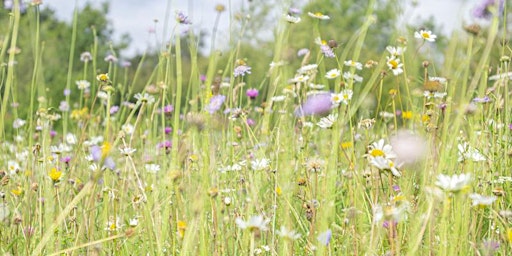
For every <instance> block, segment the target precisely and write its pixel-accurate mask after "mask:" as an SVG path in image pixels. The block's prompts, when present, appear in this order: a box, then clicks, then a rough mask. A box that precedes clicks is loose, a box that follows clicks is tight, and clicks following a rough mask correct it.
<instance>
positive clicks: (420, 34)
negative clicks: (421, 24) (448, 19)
mask: <svg viewBox="0 0 512 256" xmlns="http://www.w3.org/2000/svg"><path fill="white" fill-rule="evenodd" d="M414 37H416V38H419V39H423V40H425V41H429V42H435V41H436V38H437V36H436V35H434V34H432V31H430V30H423V29H422V30H420V31H416V32H414Z"/></svg>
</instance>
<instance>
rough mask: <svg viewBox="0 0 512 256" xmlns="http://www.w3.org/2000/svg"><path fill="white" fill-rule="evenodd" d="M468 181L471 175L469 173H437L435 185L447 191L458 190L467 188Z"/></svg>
mask: <svg viewBox="0 0 512 256" xmlns="http://www.w3.org/2000/svg"><path fill="white" fill-rule="evenodd" d="M470 182H471V175H470V174H469V173H468V174H465V173H462V174H458V175H457V174H455V175H453V176H448V175H444V174H439V175H438V176H437V181H436V183H435V185H436V186H438V187H440V188H441V189H443V190H444V191H447V192H458V191H460V190H463V189H465V188H467V187H468V185H469V183H470Z"/></svg>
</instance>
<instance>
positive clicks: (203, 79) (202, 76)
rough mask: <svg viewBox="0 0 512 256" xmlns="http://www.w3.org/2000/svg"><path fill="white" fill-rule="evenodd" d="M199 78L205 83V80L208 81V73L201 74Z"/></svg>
mask: <svg viewBox="0 0 512 256" xmlns="http://www.w3.org/2000/svg"><path fill="white" fill-rule="evenodd" d="M199 80H201V82H203V83H204V81H206V75H203V74H201V75H200V76H199Z"/></svg>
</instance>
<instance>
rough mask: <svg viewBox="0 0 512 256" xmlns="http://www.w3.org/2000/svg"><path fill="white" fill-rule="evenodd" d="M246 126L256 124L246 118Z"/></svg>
mask: <svg viewBox="0 0 512 256" xmlns="http://www.w3.org/2000/svg"><path fill="white" fill-rule="evenodd" d="M246 123H247V125H248V126H253V125H254V124H256V122H255V121H254V120H252V119H250V118H247V121H246Z"/></svg>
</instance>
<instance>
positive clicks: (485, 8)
mask: <svg viewBox="0 0 512 256" xmlns="http://www.w3.org/2000/svg"><path fill="white" fill-rule="evenodd" d="M499 1H500V2H499V4H498V8H499V10H498V14H500V15H501V14H502V13H503V4H504V1H503V0H499ZM493 6H496V0H483V1H482V2H481V3H480V4H479V5H478V6H477V7H476V8H475V9H473V16H474V17H475V18H480V19H489V18H491V17H492V14H493V13H492V12H491V11H490V9H489V8H492V7H493Z"/></svg>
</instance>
